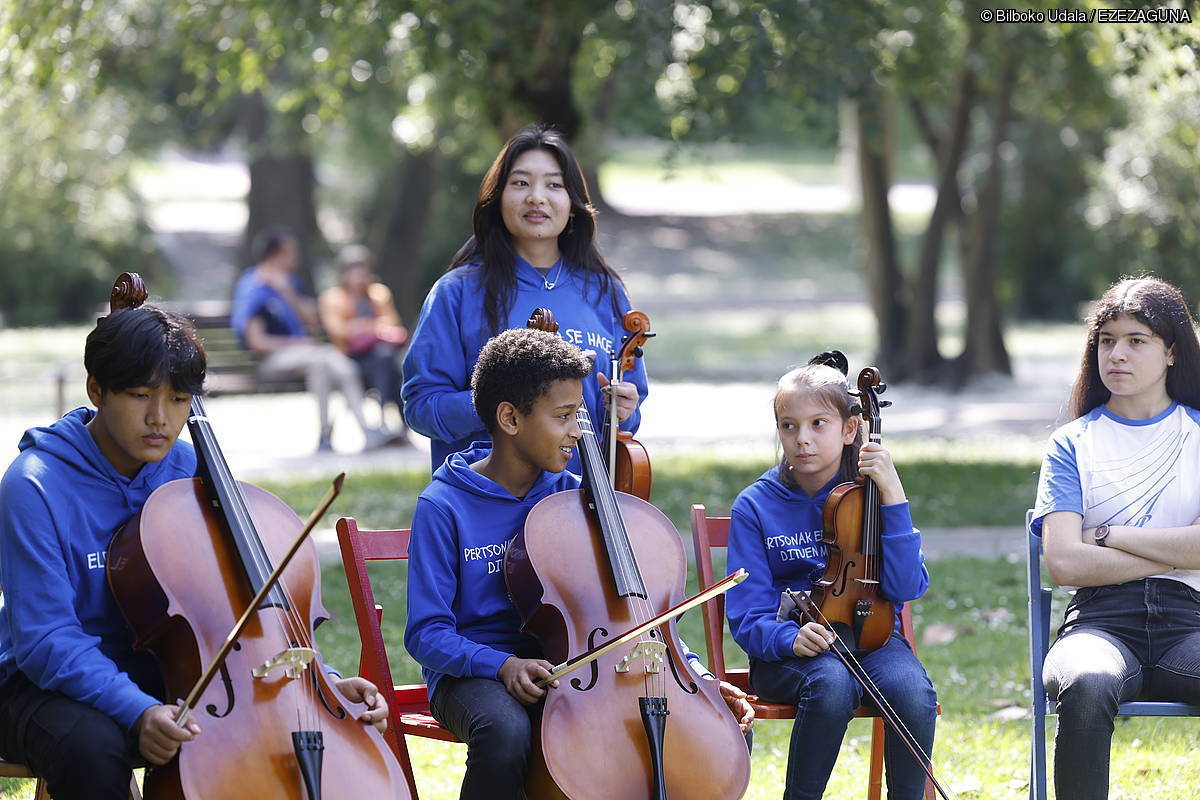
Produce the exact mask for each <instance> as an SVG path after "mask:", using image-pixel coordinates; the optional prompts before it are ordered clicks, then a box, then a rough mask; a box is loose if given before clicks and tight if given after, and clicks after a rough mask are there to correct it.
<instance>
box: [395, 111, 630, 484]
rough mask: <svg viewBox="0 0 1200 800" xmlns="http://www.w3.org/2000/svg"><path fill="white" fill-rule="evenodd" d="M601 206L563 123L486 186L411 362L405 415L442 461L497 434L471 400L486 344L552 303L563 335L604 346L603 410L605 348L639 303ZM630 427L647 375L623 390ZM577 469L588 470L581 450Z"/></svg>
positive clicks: (589, 394)
mask: <svg viewBox="0 0 1200 800" xmlns="http://www.w3.org/2000/svg"><path fill="white" fill-rule="evenodd" d="M595 214H596V211H595V209H594V208H593V207H592V204H591V199H590V197H589V195H588V187H587V181H586V180H585V179H584V176H583V170H582V169H580V167H579V162H578V161H576V160H575V156H574V155H573V154H572V153H571V150H570V148H569V147H568V146H567V143H566V140H565V139H564V138H563V137H562V134H560V133H559V132H558V131H555V130H551V129H549V128H546V127H542V126H537V125H531V126H529V127H527V128H525V129H523V130H522V131H520V132H519V133H517V134H516V135H515V136H513V137H512V138H511V139H509V140H508V142H507V143H506V144H505V145H504V147H503V149H502V150H501V151H500V153H499V155H497V156H496V160H495V161H494V162H492V166H491V168H490V169H489V170H488V172H487V174H486V175H485V176H484V178H483V182H482V184H481V185H480V187H479V196H478V198H477V199H476V201H475V211H474V215H473V226H474V235H473V236H472V237H471V238H470V239H468V240H467V242H466V244H464V245H463V247H462V249H460V250H459V252H458V254H457V255H455V257H454V260H453V261H452V262H451V264H450V268H449V270H448V271H447V273H446V274H445V275H443V276H442V277H441V278H440V279H439V280H438V282H437V283H435V284H434V286H433V288H432V289H431V290H430V291H429V295H428V296H427V297H426V298H425V303H424V305H423V306H422V308H421V317H420V319H419V321H418V322H417V327H416V330H415V331H414V332H413V336H412V341H411V342H410V344H409V346H408V353H407V354H406V355H405V358H404V376H405V381H404V387H403V390H402V394H403V398H404V417H405V420H406V421H407V422H408V424H409V426H410V427H411V428H412V429H413V430H415V431H417V432H418V433H421V434H424V435H425V436H428V437H429V438H430V440H431V445H432V446H431V453H430V454H431V457H432V460H433V468H434V469H437V468H438V467H439V466H441V464H442V462H443V461H445V460H446V456H448V455H450V454H451V453H456V452H458V451H460V450H464V449H466V447H467V446H468V445H469V444H471V442H473V441H476V440H481V441H486V440H487V439H488V438H489V436H488V433H487V431H486V430H484V428H483V426H482V425H481V424H480V422H479V417H478V416H477V415H476V414H475V410H474V408H473V407H472V405H471V372H472V370H473V369H474V367H475V361H476V360H477V359H478V357H479V351H480V350H481V349H482V348H483V345H484V343H485V342H486V341H487V340H488V339H489V338H491V337H492V336H495V335H496V334H498V333H500V332H501V331H503V330H506V329H508V328H523V327H525V322H526V320H527V319H528V318H529V315H530V313H531V312H532V311H533V310H534V309H535V308H539V307H544V308H549V309H550V310H551V311H553V312H554V316H555V318H556V319H557V320H558V323H559V329H560V335H561V336H562V338H564V339H566V340H567V341H568V342H570V343H571V344H574V345H576V346H578V347H579V348H580V349H582V350H593V351H595V352H596V353H597V355H598V358H597V359H596V368H597V371H598V374H597V378H598V381H590V380H589V381H585V382H584V386H585V389H584V394H585V402H586V403H587V406H588V411H589V412H590V413H591V415H592V418H593V419H596V420H599V419H601V418H602V416H603V412H604V408H605V401H604V400H603V399H602V396H603V395H602V391H607V390H605V389H603V387H606V386H607V384H608V379H607V377H606V376H605V374H604V369H605V367H606V365H607V363H608V361H609V359H607V358H606V357H605V354H607V353H612V352H614V351H615V350H617V349H618V348H620V346H621V339H622V337H623V336H624V335H625V331H624V328H623V327H622V326H621V318H622V317H623V316H624V314H625V312H626V311H628V310H629V309H630V302H629V297H628V294H627V293H626V291H625V285H624V283H623V282H622V281H621V278H620V277H619V276H618V275H617V273H616V272H614V271H613V269H612V268H611V267H609V266H608V264H607V263H605V261H604V258H603V257H602V256H601V255H600V251H599V250H598V249H597V247H596V242H595V236H596V219H595ZM612 391H613V393H615V395H616V397H617V417H618V419H619V420H620V421H621V428H622V429H623V430H628V431H631V432H636V431H637V426H638V423H639V421H640V420H639V413H638V405H639V404H640V403H641V401H642V399H643V398H645V396H646V391H647V390H646V373H645V370H644V368H643V367H642V365H641V359H639V360H638V365H637V366H636V367H635V368H634V369H633V370H632V371H631V372H629V373H628V374H627V375H626V378H625V380H623V381H622V382H621V383H618V384H617V385H616V386H615V387H614V388H613V390H612ZM571 470H572V471H573V472H576V473H578V472H579V471H580V466H579V460H578V458H576V459H574V460H573V461H572V463H571Z"/></svg>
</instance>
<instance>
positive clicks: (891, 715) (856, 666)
mask: <svg viewBox="0 0 1200 800" xmlns="http://www.w3.org/2000/svg"><path fill="white" fill-rule="evenodd" d="M783 591H784V593H785V594H786V595H787V596H788V597H789V598H791V600H792V602H793V603H795V604H796V609H797V610H798V611H799V612H800V613H801V614H803V615H804V616H807V617H808V618H809V619H811V620H812V621H813V622H816V623H818V624H820V625H824V626H825V627H827V628H829V629H830V630H833V628H832V626H831V625H830V623H829V620H827V619H825V615H824V614H822V613H821V609H819V608H818V607H817V605H816V603H814V602H813V601H812V598H810V597H809V596H808V595H807V594H805V593H803V592H800V593H796V592H793V591H792V590H791V589H784V590H783ZM829 649H830V650H832V651H833V654H834V655H836V656H837V657H838V658H839V659H840V660H841V662H842V664H844V665H845V667H846V669H848V670H849V671H850V674H851V675H852V676H854V679H855V680H856V681H858V683H859V685H860V686H862V688H863V691H864V692H866V693H867V697H869V698H870V699H871V702H873V703H874V704H875V707H876V708H878V709H879V715H880V716H881V717H883V719H884V720H885V721H886V722H887V723H888V724H889V725H891V726H892V730H893V731H895V733H896V735H897V736H899V737H900V741H901V742H902V743H903V744H904V747H905V748H906V749H907V750H908V752H909V754H910V755H912V757H913V758H914V759H916V761H917V763H918V764H920V765H921V769H923V770H925V775H926V777H928V778H929V780H930V782H931V783H932V784H933V788H934V789H936V790H937V793H938V794H939V795H941V796H942V799H943V800H950V798H951V797H954V795H953V794H949V793H948V792H947V790H946V788H945V787H943V786H942V784H941V782H939V781H938V779H937V777H936V776H935V775H934V774H933V767H932V763H933V759H932V758H931V757H930V756H928V755H926V754H925V751H924V750H922V749H921V745H920V743H919V742H918V741H917V737H915V736H913V733H912V731H910V730H909V729H908V726H907V725H905V724H904V720H902V719H900V715H899V714H897V713H896V709H894V708H892V704H891V703H889V702H888V700H887V698H886V697H884V696H883V692H881V691H880V690H879V687H878V686H876V685H875V682H874V681H873V680H871V676H869V675H867V672H866V670H865V669H864V668H863V665H862V663H861V662H860V661H859V660H858V659H857V658H855V657H854V655H853V654H852V653H851V652H850V651H849V650H848V649H847V648H846V645H845V643H843V642H842V640H841V638H840V637H837V638H836V639H835V641H834V643H833V645H832V646H831V647H830V648H829Z"/></svg>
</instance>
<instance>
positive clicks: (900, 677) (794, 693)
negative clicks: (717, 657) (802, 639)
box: [750, 636, 937, 800]
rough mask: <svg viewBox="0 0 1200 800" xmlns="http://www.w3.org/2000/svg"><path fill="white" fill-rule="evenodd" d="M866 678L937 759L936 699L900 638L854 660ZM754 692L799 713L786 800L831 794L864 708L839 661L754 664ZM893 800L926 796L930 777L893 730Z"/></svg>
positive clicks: (889, 743) (827, 657)
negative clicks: (849, 730) (850, 730)
mask: <svg viewBox="0 0 1200 800" xmlns="http://www.w3.org/2000/svg"><path fill="white" fill-rule="evenodd" d="M855 656H856V657H857V658H858V660H859V661H860V662H861V663H862V665H863V667H864V668H865V669H866V672H867V675H868V676H870V678H871V680H872V681H873V682H874V683H875V685H876V686H877V687H879V690H880V692H881V693H882V694H883V696H884V698H886V699H887V701H888V703H890V704H891V706H892V708H894V709H895V710H896V713H897V714H898V715H899V716H900V719H901V720H903V722H904V724H905V726H906V727H907V728H908V729H909V731H911V732H912V733H913V735H914V737H915V738H916V740H917V743H918V744H919V745H920V747H921V750H922V751H923V752H924V753H925V754H927V755H931V754H932V753H933V733H934V726H935V725H936V723H937V694H936V693H935V692H934V689H933V684H932V683H931V682H930V680H929V676H928V675H926V674H925V668H924V667H922V666H921V662H920V661H918V660H917V657H916V655H915V654H914V653H913V651H912V649H911V648H910V647H909V646H908V642H906V641H904V639H903V638H902V637H900V636H892V638H891V639H889V640H888V641H887V643H886V644H885V645H883V647H880V648H879V649H878V650H876V651H874V652H872V653H866V654H863V653H861V652H859V651H856V652H855ZM750 685H751V686H752V687H753V688H754V691H755V693H756V694H758V696H759V697H761V698H762V699H763V700H767V701H768V702H772V703H791V704H793V705H795V706H796V721H795V723H794V724H793V725H792V741H791V746H790V748H789V751H788V767H787V784H786V786H785V788H784V793H783V796H784V800H816V799H817V798H820V797H821V796H822V795H823V794H824V793H825V784H827V783H828V782H829V775H830V773H832V772H833V765H834V763H835V762H836V761H837V757H838V750H839V749H840V748H841V745H842V739H843V737H844V736H845V735H846V726H847V725H848V724H849V723H850V720H851V719H852V718H853V716H854V710H855V709H856V708H858V707H859V706H860V705H862V702H863V690H862V687H861V686H859V685H858V682H857V681H855V680H854V678H853V676H851V674H850V672H849V670H847V669H846V667H845V665H844V664H842V662H841V661H840V660H839V659H838V657H837V656H836V655H834V654H833V653H829V652H826V653H822V654H821V655H819V656H816V657H814V658H799V657H795V658H786V659H784V660H783V661H760V660H758V659H756V658H752V659H750ZM883 758H884V763H885V764H886V766H887V787H888V798H889V800H905V799H906V798H912V800H917V799H918V798H921V797H922V796H923V795H924V791H925V770H924V769H923V768H922V766H921V765H920V764H919V763H917V761H916V760H915V759H914V758H913V757H912V754H910V753H909V752H908V750H907V748H905V746H904V744H903V743H902V742H901V741H900V739H899V737H898V736H897V735H896V734H895V733H894V732H893V731H892V729H891V726H888V728H887V733H886V736H885V738H884V755H883Z"/></svg>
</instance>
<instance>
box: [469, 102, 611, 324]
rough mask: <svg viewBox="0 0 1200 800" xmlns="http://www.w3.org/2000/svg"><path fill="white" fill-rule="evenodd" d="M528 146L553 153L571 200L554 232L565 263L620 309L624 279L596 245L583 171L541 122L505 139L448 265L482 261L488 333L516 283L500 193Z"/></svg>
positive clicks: (556, 135)
mask: <svg viewBox="0 0 1200 800" xmlns="http://www.w3.org/2000/svg"><path fill="white" fill-rule="evenodd" d="M530 150H545V151H546V152H547V153H549V154H550V155H552V156H554V158H555V160H556V161H558V165H559V167H560V168H561V169H562V173H563V183H564V184H565V185H566V188H567V195H568V197H570V199H571V215H572V216H571V221H570V222H569V223H567V227H566V228H565V229H564V230H563V232H562V233H560V234H559V235H558V249H559V251H560V252H561V253H562V255H563V257H564V258H565V259H566V260H567V262H568V263H570V264H571V265H572V266H573V267H576V268H579V269H582V270H583V271H584V274H585V276H586V282H585V291H587V292H589V293H590V292H591V291H592V289H593V286H595V287H596V288H597V289H598V290H599V292H598V296H599V297H604V296H607V297H608V298H609V302H610V303H611V304H612V309H613V314H614V315H616V314H617V313H619V311H620V305H619V304H618V302H617V292H616V287H617V286H624V283H623V281H622V280H621V278H620V276H618V275H617V273H616V272H614V271H613V269H612V268H611V267H609V266H608V264H607V263H605V261H604V258H603V257H602V256H601V255H600V250H599V249H598V248H597V247H596V209H595V208H594V207H593V206H592V199H591V195H590V194H589V193H588V187H587V180H586V179H585V178H584V177H583V170H582V169H580V167H579V162H578V161H576V160H575V156H574V154H572V153H571V148H570V147H568V146H567V141H566V139H564V138H563V135H562V134H561V133H559V132H558V131H556V130H554V129H553V128H549V127H547V126H545V125H529V126H526V127H525V128H522V129H521V130H520V131H519V132H518V133H517V134H515V135H514V136H513V137H512V138H511V139H509V140H508V141H507V142H505V144H504V147H502V148H501V149H500V152H499V153H498V154H497V155H496V160H495V161H493V162H492V166H491V167H490V168H489V169H488V171H487V174H486V175H484V176H483V181H482V183H480V184H479V196H478V197H476V199H475V211H474V213H473V215H472V227H473V228H474V231H475V233H474V235H473V236H471V238H469V239H467V241H466V243H465V244H464V245H463V246H462V247H461V248H459V250H458V252H457V253H455V255H454V259H453V260H452V261H451V262H450V266H449V268H448V270H451V269H455V268H456V267H461V266H463V265H464V264H472V263H478V264H480V265H481V267H482V279H483V297H484V301H483V310H484V315H485V317H486V319H487V324H488V330H489V331H490V332H491V333H492V334H493V335H495V334H497V333H499V332H500V330H501V328H502V327H504V323H503V320H504V318H505V317H507V316H508V312H509V311H510V310H511V309H512V304H513V297H514V295H515V294H516V284H517V280H516V277H517V253H516V250H514V249H513V245H512V234H511V233H509V230H508V228H506V227H505V226H504V218H503V216H502V214H501V208H500V198H501V195H502V194H503V193H504V186H505V184H507V183H508V175H509V173H510V172H512V168H513V164H514V163H516V160H517V159H518V158H519V157H520V156H521V155H523V154H524V153H526V152H528V151H530ZM593 279H594V281H595V283H594V284H593ZM530 310H531V311H532V310H533V309H530Z"/></svg>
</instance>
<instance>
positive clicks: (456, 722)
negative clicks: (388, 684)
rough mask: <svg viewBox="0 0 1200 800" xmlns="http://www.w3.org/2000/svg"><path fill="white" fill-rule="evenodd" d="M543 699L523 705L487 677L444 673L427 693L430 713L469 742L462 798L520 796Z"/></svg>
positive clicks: (516, 798)
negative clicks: (534, 726) (445, 674)
mask: <svg viewBox="0 0 1200 800" xmlns="http://www.w3.org/2000/svg"><path fill="white" fill-rule="evenodd" d="M541 708H542V705H541V703H538V704H536V705H532V706H527V705H524V704H523V703H521V702H520V701H519V700H517V699H516V698H515V697H513V696H512V695H510V694H509V693H508V690H506V689H505V688H504V684H502V683H501V682H500V681H497V680H492V679H490V678H451V677H449V676H446V677H443V678H442V679H441V680H440V681H438V683H437V687H436V688H435V689H434V691H433V697H431V698H430V699H429V710H430V713H432V714H433V718H434V719H436V720H437V721H438V722H440V723H442V725H444V726H445V727H446V728H448V729H449V730H450V731H452V732H453V733H454V735H455V736H457V737H458V738H459V739H462V740H463V741H464V742H466V743H467V774H466V775H465V776H463V783H462V790H461V792H460V793H459V797H460V798H462V800H493V799H494V800H506V799H507V798H511V799H512V800H520V798H522V797H523V796H524V795H523V794H522V791H521V787H522V786H523V785H524V783H525V773H526V772H527V771H528V770H529V751H530V747H531V745H532V741H533V725H534V722H535V720H536V719H537V715H538V713H539V712H540V710H541Z"/></svg>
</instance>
